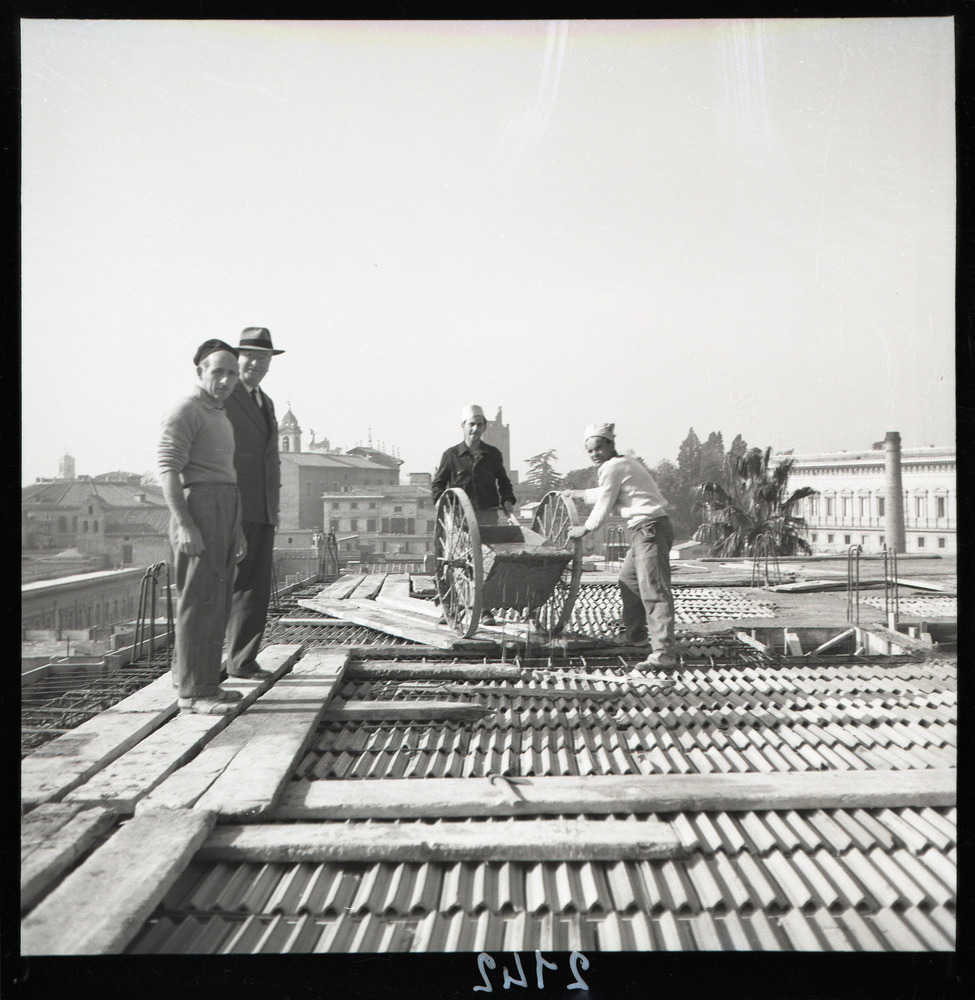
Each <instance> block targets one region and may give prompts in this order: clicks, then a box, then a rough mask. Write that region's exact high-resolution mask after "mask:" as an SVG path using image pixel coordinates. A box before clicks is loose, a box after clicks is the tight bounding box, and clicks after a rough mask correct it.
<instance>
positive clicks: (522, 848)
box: [197, 817, 682, 864]
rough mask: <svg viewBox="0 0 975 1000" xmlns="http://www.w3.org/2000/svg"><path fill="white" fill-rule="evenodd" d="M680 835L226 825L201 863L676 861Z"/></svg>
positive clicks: (583, 823)
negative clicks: (664, 859)
mask: <svg viewBox="0 0 975 1000" xmlns="http://www.w3.org/2000/svg"><path fill="white" fill-rule="evenodd" d="M681 853H682V848H681V845H680V841H679V839H678V837H677V834H676V833H675V832H674V830H673V829H672V827H671V826H670V824H669V823H662V822H660V821H659V820H633V821H630V820H616V819H606V820H577V819H571V820H568V819H564V818H561V817H560V818H558V819H536V820H525V821H521V822H519V823H518V824H517V828H516V829H515V828H512V827H511V826H510V825H506V824H499V823H476V824H472V823H465V822H444V823H433V824H426V823H422V824H421V823H409V824H402V825H401V824H396V823H378V824H375V823H368V824H367V823H354V824H351V825H350V824H346V823H314V824H311V823H276V824H273V825H261V826H222V827H218V828H217V829H215V830H214V831H213V833H211V834H210V836H209V838H208V839H207V841H206V843H205V844H204V845H203V847H201V848H200V853H199V854H198V855H197V858H198V859H199V860H200V861H210V862H216V861H226V862H232V863H240V862H243V861H249V862H256V863H260V864H269V863H274V862H288V863H294V862H298V861H308V862H314V863H318V864H320V863H323V862H378V861H384V862H394V863H395V862H409V863H418V862H425V861H478V862H484V861H621V860H626V859H648V858H673V857H677V856H679V855H680V854H681Z"/></svg>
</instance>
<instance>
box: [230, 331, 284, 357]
mask: <svg viewBox="0 0 975 1000" xmlns="http://www.w3.org/2000/svg"><path fill="white" fill-rule="evenodd" d="M240 350H242V351H267V352H268V353H270V354H284V351H279V350H276V349H275V347H274V344H272V343H271V331H270V330H268V328H267V327H266V326H249V327H247V329H246V330H244V332H243V333H242V334H241V335H240Z"/></svg>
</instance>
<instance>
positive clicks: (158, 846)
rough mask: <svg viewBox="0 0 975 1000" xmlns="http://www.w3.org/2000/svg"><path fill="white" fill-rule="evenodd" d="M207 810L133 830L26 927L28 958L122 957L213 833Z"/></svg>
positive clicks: (147, 818)
mask: <svg viewBox="0 0 975 1000" xmlns="http://www.w3.org/2000/svg"><path fill="white" fill-rule="evenodd" d="M215 819H216V817H215V816H214V815H213V814H212V813H207V812H204V811H203V810H199V809H158V810H153V811H149V812H147V813H145V814H144V815H141V816H137V817H136V818H135V819H133V820H132V821H131V822H129V823H126V824H125V825H123V826H122V827H120V828H119V829H118V831H117V832H116V833H115V834H114V835H113V836H112V837H111V838H110V839H109V840H108V841H107V842H106V843H105V844H103V845H102V846H101V847H99V848H98V849H97V850H96V851H94V852H93V853H92V855H91V856H90V857H89V858H88V859H87V860H85V861H84V862H82V864H81V865H79V866H78V867H77V868H76V869H75V870H74V871H73V872H71V874H70V875H68V876H67V878H65V879H64V881H63V882H62V883H61V884H60V885H59V886H57V888H55V889H52V890H51V892H50V893H49V895H48V896H46V897H45V898H44V899H43V900H42V901H41V902H40V903H39V904H38V905H37V906H36V907H34V909H33V910H32V911H31V912H30V913H29V914H28V916H26V917H25V918H24V919H23V920H22V921H21V954H23V955H117V954H119V953H120V952H122V951H123V950H124V949H125V946H126V945H127V944H128V943H129V941H131V940H132V938H133V937H135V935H136V934H137V933H138V932H139V930H140V929H141V928H142V925H143V924H144V923H145V921H146V919H147V918H148V917H149V915H150V914H151V913H152V911H153V910H154V909H155V908H156V906H157V905H158V904H159V902H160V901H161V900H162V898H163V896H165V894H166V892H167V891H168V890H169V888H170V886H172V884H173V883H174V882H175V881H176V879H177V878H178V877H179V875H180V873H181V872H182V871H183V869H184V868H185V867H186V865H187V863H188V862H189V861H190V859H191V858H192V857H193V855H194V854H196V852H197V850H198V849H199V848H200V847H201V846H202V844H203V843H204V841H205V840H206V838H207V836H208V834H209V833H210V831H211V830H212V829H213V825H214V822H215Z"/></svg>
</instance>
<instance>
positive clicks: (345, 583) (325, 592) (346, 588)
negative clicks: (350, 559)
mask: <svg viewBox="0 0 975 1000" xmlns="http://www.w3.org/2000/svg"><path fill="white" fill-rule="evenodd" d="M365 578H366V574H365V573H356V574H355V575H353V576H340V577H339V578H338V579H337V580H335V581H333V582H332V583H330V584H329V585H328V586H327V587H325V588H323V589H322V590H320V591H319V592H318V594H317V595H316V596H318V597H322V598H325V599H328V600H336V601H342V600H344V599H345V598H346V597H348V596H349V594H351V593H352V591H353V590H355V588H356V587H358V586H359V584H360V583H362V581H363V580H364V579H365Z"/></svg>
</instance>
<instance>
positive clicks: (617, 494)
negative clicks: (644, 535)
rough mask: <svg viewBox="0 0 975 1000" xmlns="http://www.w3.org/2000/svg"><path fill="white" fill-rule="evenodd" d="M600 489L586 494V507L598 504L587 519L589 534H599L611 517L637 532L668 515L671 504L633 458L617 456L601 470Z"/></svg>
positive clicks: (584, 493)
mask: <svg viewBox="0 0 975 1000" xmlns="http://www.w3.org/2000/svg"><path fill="white" fill-rule="evenodd" d="M596 482H597V484H598V485H597V486H596V488H595V489H592V490H584V491H583V498H584V499H585V501H586V503H591V504H595V506H594V507H593V509H592V512H591V513H590V515H589V517H588V518H586V530H587V531H595V530H596V529H597V528H598V527H599V526H600V525H601V524H602V523H603V521H605V520H606V518H607V517H609V515H610V514H611V513H615V514H619V516H620V517H623V518H625V519H626V523H627V525H628V526H629V527H631V528H633V527H635V526H636V525H638V524H639V523H640V522H641V521H646V520H647V519H648V518H653V517H660V516H662V515H663V514H666V513H667V501H666V500H664V498H663V497H662V496H661V495H660V490H659V489H658V487H657V484H656V482H655V481H654V478H653V476H651V475H650V473H649V472H648V471H647V470H646V468H644V466H643V464H642V463H640V462H638V461H637V460H636V459H635V458H633V457H631V456H630V455H616V456H615V457H614V458H610V459H608V460H607V461H605V462H603V464H602V465H600V466H599V473H598V476H597V478H596Z"/></svg>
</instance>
